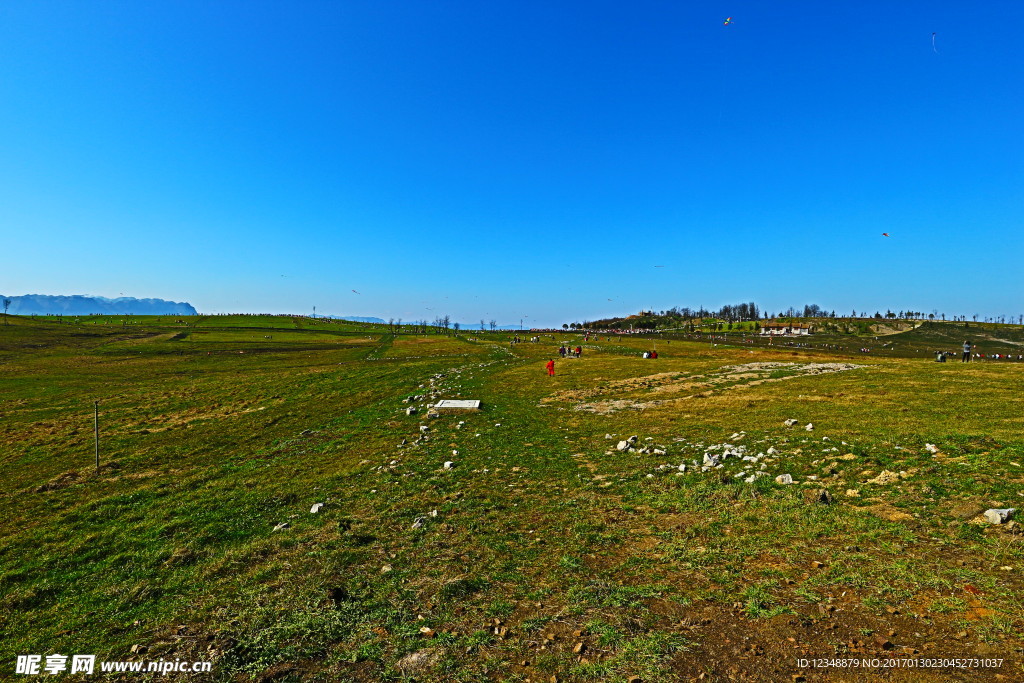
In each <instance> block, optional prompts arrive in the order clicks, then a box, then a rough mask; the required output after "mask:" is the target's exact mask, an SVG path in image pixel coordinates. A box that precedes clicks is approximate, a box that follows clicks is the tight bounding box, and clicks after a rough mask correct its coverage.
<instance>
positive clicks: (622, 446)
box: [615, 441, 633, 451]
mask: <svg viewBox="0 0 1024 683" xmlns="http://www.w3.org/2000/svg"><path fill="white" fill-rule="evenodd" d="M632 446H633V444H631V443H630V442H628V441H620V442H619V443H618V444H617V445H616V446H615V448H616V449H617V450H620V451H628V450H629V449H630V448H631V447H632Z"/></svg>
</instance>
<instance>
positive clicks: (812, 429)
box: [804, 422, 814, 432]
mask: <svg viewBox="0 0 1024 683" xmlns="http://www.w3.org/2000/svg"><path fill="white" fill-rule="evenodd" d="M804 429H806V430H807V431H809V432H813V431H814V425H813V424H811V423H810V422H808V423H807V426H806V427H804Z"/></svg>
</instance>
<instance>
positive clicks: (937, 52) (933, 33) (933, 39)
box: [932, 31, 939, 54]
mask: <svg viewBox="0 0 1024 683" xmlns="http://www.w3.org/2000/svg"><path fill="white" fill-rule="evenodd" d="M932 52H934V53H935V54H939V51H938V50H936V49H935V32H934V31H932Z"/></svg>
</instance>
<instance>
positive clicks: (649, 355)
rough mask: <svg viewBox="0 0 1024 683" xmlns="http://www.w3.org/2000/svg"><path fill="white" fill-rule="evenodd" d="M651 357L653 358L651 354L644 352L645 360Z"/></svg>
mask: <svg viewBox="0 0 1024 683" xmlns="http://www.w3.org/2000/svg"><path fill="white" fill-rule="evenodd" d="M650 357H651V354H649V353H647V352H646V351H644V358H645V359H646V358H650Z"/></svg>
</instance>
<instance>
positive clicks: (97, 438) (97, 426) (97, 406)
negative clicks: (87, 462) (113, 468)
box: [92, 401, 100, 472]
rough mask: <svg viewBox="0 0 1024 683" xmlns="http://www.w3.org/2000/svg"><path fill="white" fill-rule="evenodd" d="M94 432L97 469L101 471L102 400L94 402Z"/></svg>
mask: <svg viewBox="0 0 1024 683" xmlns="http://www.w3.org/2000/svg"><path fill="white" fill-rule="evenodd" d="M92 433H93V436H94V437H95V441H96V471H97V472H99V471H100V402H99V401H93V402H92Z"/></svg>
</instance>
